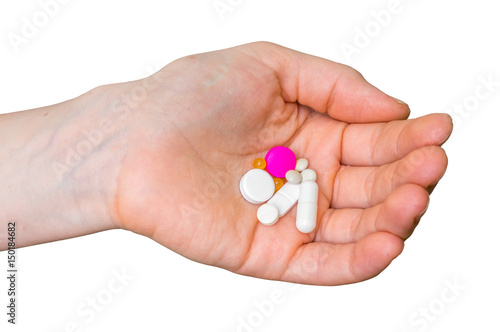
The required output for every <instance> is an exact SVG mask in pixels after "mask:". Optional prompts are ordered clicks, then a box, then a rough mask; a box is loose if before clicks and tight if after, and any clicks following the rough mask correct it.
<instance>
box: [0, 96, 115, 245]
mask: <svg viewBox="0 0 500 332" xmlns="http://www.w3.org/2000/svg"><path fill="white" fill-rule="evenodd" d="M100 90H102V89H99V91H100ZM93 94H94V95H93ZM96 94H97V93H96V90H93V91H91V92H89V93H87V94H85V95H82V96H80V97H78V98H75V99H72V100H69V101H66V102H64V103H61V104H57V105H52V106H48V107H43V108H38V109H33V110H29V111H24V112H16V113H9V114H4V115H1V116H0V160H1V161H2V162H1V164H0V218H1V219H0V225H1V229H0V250H4V249H6V248H7V224H8V223H9V222H16V229H17V236H16V237H17V241H16V245H17V246H18V247H22V246H28V245H32V244H38V243H43V242H50V241H55V240H60V239H66V238H71V237H75V236H80V235H85V234H90V233H94V232H98V231H103V230H107V229H112V228H115V222H116V215H115V214H114V205H115V203H116V202H114V199H113V197H114V195H113V191H114V188H116V178H117V174H116V173H117V169H118V167H117V162H119V160H120V153H123V152H122V147H121V146H120V144H121V142H120V139H121V138H120V137H122V135H119V134H117V131H120V130H122V129H121V127H120V126H118V125H113V123H111V122H110V121H111V119H109V121H108V122H107V123H103V121H102V120H103V119H106V117H105V112H107V108H109V107H108V105H109V101H108V100H107V97H106V96H105V94H103V93H99V95H96Z"/></svg>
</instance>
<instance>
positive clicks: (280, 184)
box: [273, 178, 285, 192]
mask: <svg viewBox="0 0 500 332" xmlns="http://www.w3.org/2000/svg"><path fill="white" fill-rule="evenodd" d="M273 179H274V192H277V191H278V190H280V189H281V187H283V185H285V181H283V179H281V178H273Z"/></svg>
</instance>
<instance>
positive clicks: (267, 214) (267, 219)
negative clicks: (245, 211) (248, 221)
mask: <svg viewBox="0 0 500 332" xmlns="http://www.w3.org/2000/svg"><path fill="white" fill-rule="evenodd" d="M278 218H279V212H278V208H277V207H276V206H274V205H271V204H264V205H261V206H260V207H259V209H258V210H257V219H259V221H260V222H261V223H262V224H264V225H266V226H271V225H274V224H275V223H276V222H277V221H278Z"/></svg>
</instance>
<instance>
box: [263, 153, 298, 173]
mask: <svg viewBox="0 0 500 332" xmlns="http://www.w3.org/2000/svg"><path fill="white" fill-rule="evenodd" d="M266 163H267V171H268V172H269V173H270V174H271V175H272V176H274V177H277V178H284V177H285V175H286V172H288V171H289V170H291V169H295V165H296V164H297V160H296V159H295V153H293V151H292V150H290V149H289V148H287V147H285V146H275V147H274V148H272V149H271V150H269V151H268V152H267V154H266Z"/></svg>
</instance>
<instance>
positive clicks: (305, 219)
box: [295, 181, 318, 233]
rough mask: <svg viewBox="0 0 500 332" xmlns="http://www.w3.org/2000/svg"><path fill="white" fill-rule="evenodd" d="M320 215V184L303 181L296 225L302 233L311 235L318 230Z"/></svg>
mask: <svg viewBox="0 0 500 332" xmlns="http://www.w3.org/2000/svg"><path fill="white" fill-rule="evenodd" d="M317 214H318V184H317V183H316V182H314V181H302V183H301V184H300V193H299V204H298V205H297V219H296V221H295V225H296V226H297V229H298V230H299V231H300V232H302V233H310V232H312V231H313V230H314V229H315V228H316V218H317Z"/></svg>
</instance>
